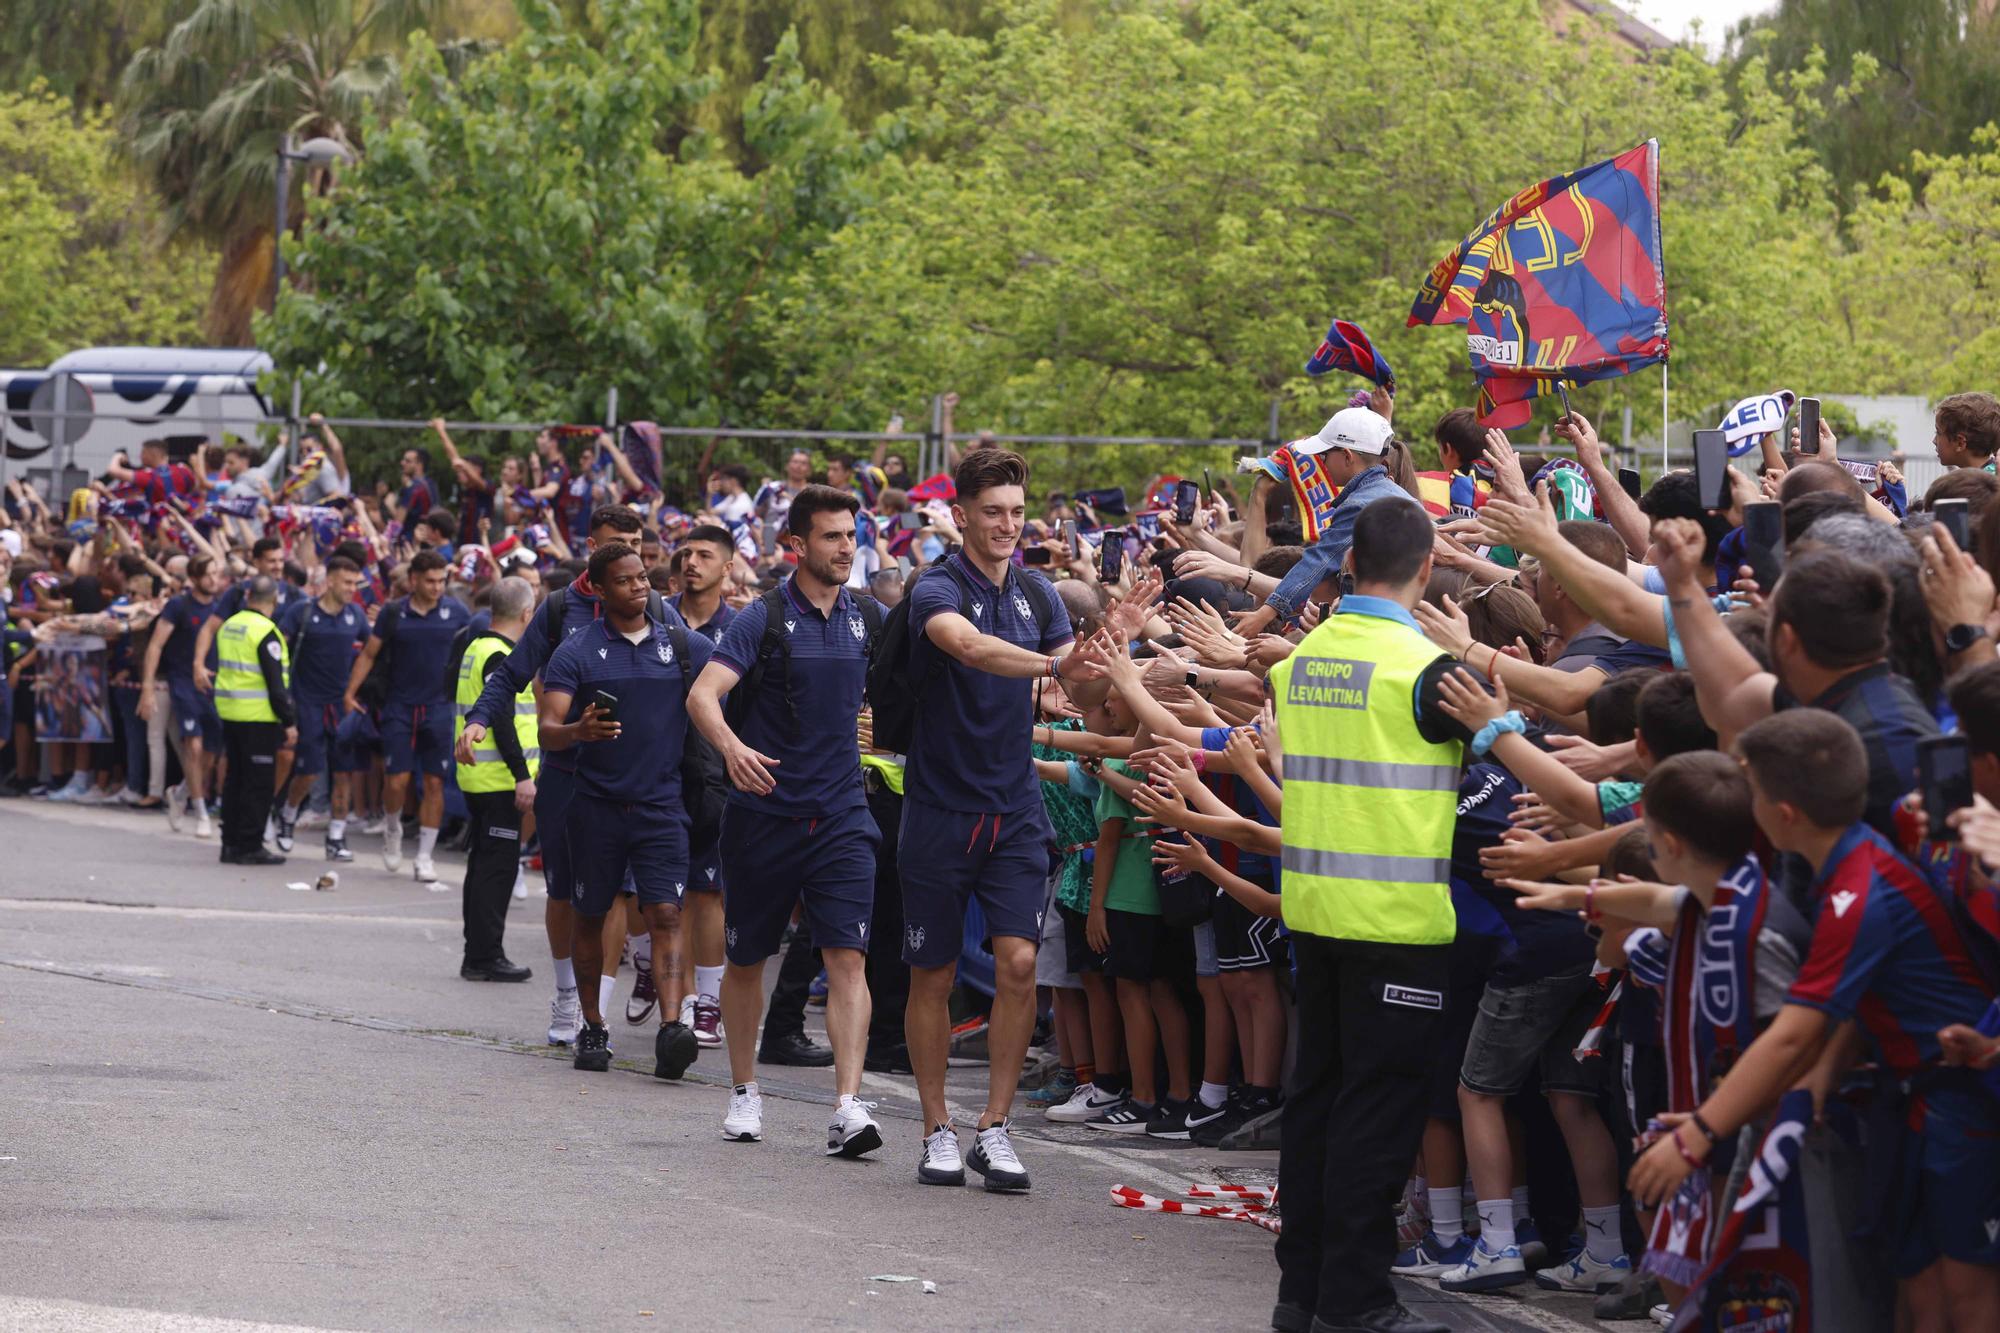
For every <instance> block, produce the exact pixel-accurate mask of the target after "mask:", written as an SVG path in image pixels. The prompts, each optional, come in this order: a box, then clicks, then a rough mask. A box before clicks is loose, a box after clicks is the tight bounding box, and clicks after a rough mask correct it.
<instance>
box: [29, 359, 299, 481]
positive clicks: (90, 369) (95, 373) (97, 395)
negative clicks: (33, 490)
mask: <svg viewBox="0 0 2000 1333" xmlns="http://www.w3.org/2000/svg"><path fill="white" fill-rule="evenodd" d="M270 368H271V358H270V357H268V356H266V355H265V354H264V353H262V352H260V351H257V350H256V349H255V348H247V347H239V348H227V347H224V348H186V347H89V348H85V349H83V350H82V351H77V352H71V353H69V354H68V355H66V356H63V357H60V358H58V359H57V360H56V361H55V362H54V363H52V364H51V365H50V366H49V367H48V368H47V369H45V370H0V393H4V394H5V395H6V412H5V415H4V416H0V445H4V459H0V470H4V471H5V473H6V475H8V476H23V475H25V476H27V477H30V478H32V479H34V480H35V481H36V482H37V483H38V484H39V485H41V486H43V487H45V488H46V487H48V486H49V485H50V484H51V483H52V482H53V483H59V484H60V485H62V486H63V487H64V488H67V487H70V486H73V485H77V484H79V483H80V481H81V480H82V479H83V478H85V477H94V476H97V475H98V474H100V473H101V472H103V471H104V467H105V465H106V464H107V463H109V462H110V461H111V457H112V455H113V454H115V453H118V452H119V451H120V450H123V451H124V453H125V456H126V457H127V458H129V459H130V460H132V462H134V463H137V462H138V461H139V445H140V442H141V441H144V440H150V439H164V440H166V441H167V447H168V451H169V453H170V454H171V455H172V456H173V457H174V458H175V459H177V460H182V461H185V460H186V458H187V457H188V455H189V454H190V453H192V452H193V451H194V450H195V449H196V448H197V447H199V446H201V445H204V444H220V443H222V442H223V440H224V438H225V437H226V436H235V437H238V438H240V439H243V440H246V441H248V442H250V443H252V444H253V445H258V446H259V447H260V450H261V447H262V442H261V440H260V439H259V430H258V428H259V427H261V426H263V425H265V424H267V423H271V422H273V421H276V420H280V419H281V414H280V413H278V412H276V411H275V410H274V407H273V405H272V404H271V403H270V402H268V401H266V399H265V397H264V395H263V394H262V393H260V392H259V391H258V389H257V377H258V376H259V375H261V374H262V373H263V372H264V371H267V370H269V369H270ZM58 371H66V372H68V373H69V374H70V376H71V377H72V383H74V384H75V385H77V386H79V387H80V388H81V389H82V390H83V394H84V396H85V397H86V398H87V400H88V403H89V411H90V419H89V420H87V421H78V420H71V421H70V422H69V430H68V442H67V443H66V444H64V445H63V446H62V447H61V448H60V449H57V448H56V447H55V446H54V445H53V444H52V442H51V441H50V440H49V439H47V438H45V437H44V436H43V435H42V434H40V433H38V432H37V430H36V428H35V422H34V420H33V418H32V417H31V415H30V411H29V408H30V404H31V403H32V401H33V399H34V395H35V391H36V390H37V389H40V388H42V386H43V384H44V383H45V382H46V381H48V380H49V379H50V378H51V377H53V376H54V375H55V374H56V373H57V372H58ZM51 433H52V434H53V433H54V432H53V431H52V432H51Z"/></svg>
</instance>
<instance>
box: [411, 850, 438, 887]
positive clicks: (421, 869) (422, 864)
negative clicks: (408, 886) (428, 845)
mask: <svg viewBox="0 0 2000 1333" xmlns="http://www.w3.org/2000/svg"><path fill="white" fill-rule="evenodd" d="M416 870H417V883H419V884H435V883H437V877H438V872H437V865H436V864H435V863H434V862H433V861H432V860H431V859H430V858H429V857H428V856H425V855H424V854H423V853H422V852H418V853H417V864H416Z"/></svg>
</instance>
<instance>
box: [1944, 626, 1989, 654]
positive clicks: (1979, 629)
mask: <svg viewBox="0 0 2000 1333" xmlns="http://www.w3.org/2000/svg"><path fill="white" fill-rule="evenodd" d="M1985 637H1986V627H1985V626H1984V625H1953V626H1952V627H1951V628H1950V629H1948V630H1946V631H1945V632H1944V650H1945V651H1946V652H1948V653H1962V652H1965V651H1967V650H1969V649H1970V648H1971V647H1972V645H1974V644H1976V643H1978V642H1979V641H1980V640H1981V639H1983V638H1985Z"/></svg>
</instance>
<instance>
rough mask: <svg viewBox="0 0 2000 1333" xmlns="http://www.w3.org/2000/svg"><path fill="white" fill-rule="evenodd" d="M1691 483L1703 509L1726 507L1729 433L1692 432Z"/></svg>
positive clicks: (1728, 493) (1712, 431)
mask: <svg viewBox="0 0 2000 1333" xmlns="http://www.w3.org/2000/svg"><path fill="white" fill-rule="evenodd" d="M1694 484H1695V492H1696V496H1697V502H1698V503H1699V504H1700V505H1701V507H1702V508H1703V509H1711V510H1716V511H1718V512H1719V511H1721V510H1724V509H1727V508H1729V503H1730V499H1731V495H1730V489H1729V436H1728V435H1726V434H1724V433H1723V432H1722V431H1719V430H1698V431H1696V432H1695V433H1694Z"/></svg>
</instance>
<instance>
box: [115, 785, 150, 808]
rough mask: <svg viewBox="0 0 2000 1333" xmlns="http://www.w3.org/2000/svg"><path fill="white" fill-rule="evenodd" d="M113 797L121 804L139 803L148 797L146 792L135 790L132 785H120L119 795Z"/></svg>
mask: <svg viewBox="0 0 2000 1333" xmlns="http://www.w3.org/2000/svg"><path fill="white" fill-rule="evenodd" d="M112 799H114V800H116V801H117V802H118V804H120V805H137V804H139V802H141V801H143V800H145V799H146V798H145V796H144V794H142V793H140V792H136V791H133V790H132V789H131V788H130V787H120V788H119V789H118V795H117V796H115V797H113V798H112Z"/></svg>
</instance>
